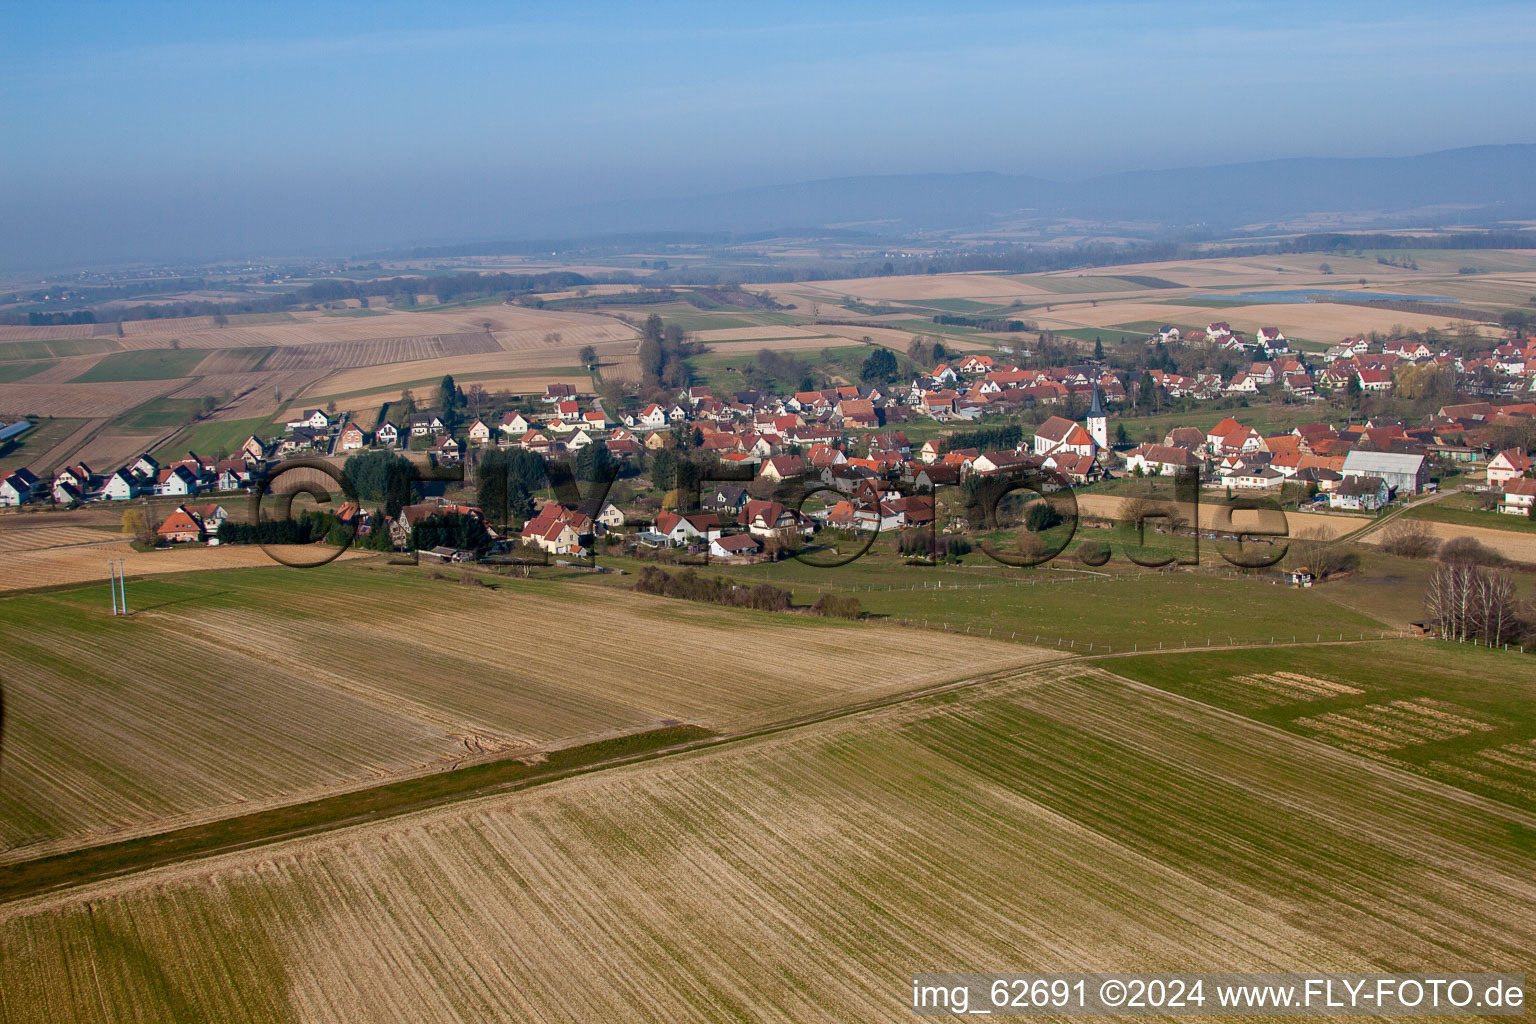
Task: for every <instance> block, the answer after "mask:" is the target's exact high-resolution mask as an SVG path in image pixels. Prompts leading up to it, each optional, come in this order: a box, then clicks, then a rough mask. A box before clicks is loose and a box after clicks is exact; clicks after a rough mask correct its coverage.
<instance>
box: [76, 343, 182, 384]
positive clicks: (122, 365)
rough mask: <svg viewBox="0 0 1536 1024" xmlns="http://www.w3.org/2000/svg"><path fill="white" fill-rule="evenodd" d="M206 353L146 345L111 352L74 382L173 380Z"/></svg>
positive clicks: (101, 382)
mask: <svg viewBox="0 0 1536 1024" xmlns="http://www.w3.org/2000/svg"><path fill="white" fill-rule="evenodd" d="M207 355H208V353H207V352H206V351H204V350H202V349H174V348H146V349H135V350H131V351H128V352H114V353H112V354H111V355H109V356H107V357H106V358H105V359H103V360H102V361H101V362H99V363H97V364H96V365H95V366H93V367H91V368H90V369H89V370H87V371H85V372H84V373H82V374H81V375H80V376H78V377H76V378H75V379H74V381H73V383H76V384H110V383H116V382H119V381H134V380H175V379H176V378H178V377H186V376H189V375H190V374H191V373H192V370H193V368H195V367H196V366H197V364H198V363H200V362H202V361H203V359H204V358H205V357H206V356H207Z"/></svg>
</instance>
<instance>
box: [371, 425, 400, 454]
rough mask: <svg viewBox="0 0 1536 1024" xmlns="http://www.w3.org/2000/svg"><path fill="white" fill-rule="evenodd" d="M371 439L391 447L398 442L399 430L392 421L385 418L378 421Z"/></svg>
mask: <svg viewBox="0 0 1536 1024" xmlns="http://www.w3.org/2000/svg"><path fill="white" fill-rule="evenodd" d="M373 439H374V440H375V441H377V442H378V443H379V444H382V445H385V446H386V447H389V448H393V447H394V446H395V445H397V444H399V443H400V431H399V429H398V428H397V427H396V426H395V425H394V424H393V423H391V422H389V421H388V420H385V421H384V422H383V423H380V424H379V427H378V429H377V430H375V431H374V432H373Z"/></svg>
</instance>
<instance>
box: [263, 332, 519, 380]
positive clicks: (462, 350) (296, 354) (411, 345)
mask: <svg viewBox="0 0 1536 1024" xmlns="http://www.w3.org/2000/svg"><path fill="white" fill-rule="evenodd" d="M500 350H501V346H500V345H499V344H498V343H497V341H496V339H495V338H493V337H491V335H489V334H487V333H486V332H484V331H477V332H466V333H462V334H429V335H417V336H415V337H405V338H368V339H365V340H361V341H330V342H325V343H324V344H319V345H290V346H287V347H284V348H279V349H275V350H274V351H272V352H270V353H269V354H268V355H267V357H266V358H265V359H263V360H262V361H261V364H260V366H259V369H261V370H270V371H295V370H339V369H343V368H345V367H353V366H374V365H377V364H379V363H404V362H411V361H416V360H423V359H438V358H442V357H444V356H464V355H473V354H477V353H483V352H498V351H500Z"/></svg>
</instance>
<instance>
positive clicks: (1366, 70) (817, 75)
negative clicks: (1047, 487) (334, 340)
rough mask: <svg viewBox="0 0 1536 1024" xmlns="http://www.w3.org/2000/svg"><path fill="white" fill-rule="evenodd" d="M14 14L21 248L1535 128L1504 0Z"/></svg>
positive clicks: (1534, 78) (1403, 151)
mask: <svg viewBox="0 0 1536 1024" xmlns="http://www.w3.org/2000/svg"><path fill="white" fill-rule="evenodd" d="M8 35H9V37H10V43H11V45H10V47H9V52H10V53H11V54H12V55H13V57H12V59H11V60H9V61H8V63H7V64H6V66H5V67H4V68H0V117H3V120H4V123H5V125H6V127H7V158H6V159H5V160H4V161H0V225H3V226H0V263H4V264H6V265H13V266H14V265H21V264H27V265H43V264H67V263H86V262H92V261H98V260H114V259H134V258H142V259H166V258H175V257H202V256H210V255H216V254H223V255H239V254H248V253H254V252H304V251H322V250H330V251H346V250H359V249H366V248H373V247H385V246H400V245H411V244H430V243H440V242H455V241H464V240H474V239H489V238H494V237H502V236H512V237H515V236H516V235H517V234H518V233H519V232H520V231H522V230H524V229H525V227H524V226H526V225H532V224H535V223H537V222H538V221H539V219H540V218H541V217H546V216H547V215H548V214H549V212H550V211H552V210H557V209H560V208H564V207H571V206H579V205H588V204H601V203H611V202H622V201H628V200H649V199H670V198H673V197H679V196H690V195H700V194H708V193H719V192H729V191H732V190H736V189H743V188H752V187H757V186H765V185H779V184H786V183H792V182H804V181H812V180H818V179H826V178H836V177H844V176H857V175H876V174H918V173H960V172H973V171H995V172H1000V173H1005V174H1014V175H1031V176H1038V177H1043V178H1047V179H1052V180H1059V181H1074V180H1079V179H1082V178H1087V177H1092V176H1095V175H1100V174H1106V173H1112V172H1117V171H1128V170H1140V169H1148V168H1175V167H1199V166H1211V165H1220V164H1227V163H1237V162H1243V161H1258V160H1270V159H1276V158H1288V157H1303V156H1306V157H1317V156H1324V157H1364V156H1406V155H1413V154H1419V153H1427V152H1431V151H1436V150H1443V149H1450V148H1455V147H1463V146H1473V145H1484V144H1500V143H1512V142H1526V141H1531V140H1536V113H1533V111H1532V110H1531V108H1530V105H1529V103H1528V101H1527V100H1526V99H1525V97H1527V96H1529V95H1530V94H1531V92H1532V91H1533V86H1536V70H1533V68H1532V67H1531V62H1530V61H1529V60H1528V59H1526V55H1527V54H1528V53H1529V51H1530V50H1531V46H1532V43H1533V42H1536V11H1532V9H1530V8H1529V7H1528V6H1526V5H1520V4H1516V3H1510V2H1498V0H1485V2H1481V3H1474V4H1470V5H1465V8H1464V9H1462V10H1459V11H1458V14H1457V17H1456V19H1455V20H1454V21H1453V22H1449V23H1448V22H1447V21H1445V19H1444V18H1443V17H1442V16H1441V13H1440V10H1439V9H1437V6H1434V5H1430V4H1427V3H1401V4H1386V3H1366V4H1354V5H1349V6H1348V7H1341V6H1340V5H1325V4H1322V3H1316V2H1308V3H1298V4H1293V5H1287V6H1286V7H1285V8H1283V9H1277V8H1274V7H1271V6H1267V5H1260V4H1241V3H1240V4H1230V3H1229V4H1219V5H1218V4H1210V3H1185V4H1160V5H1156V6H1148V5H1137V4H1128V3H1097V4H1065V3H1062V4H1056V3H1049V4H1037V5H1030V6H1029V7H1028V8H1026V9H1015V8H1014V7H1013V6H1012V5H1006V4H1000V3H975V4H970V5H967V7H966V9H965V10H963V11H961V12H957V13H943V14H936V13H933V11H932V9H931V8H928V7H918V6H916V5H890V4H880V5H875V4H855V5H845V6H843V7H841V8H839V9H838V10H837V11H836V12H828V11H826V10H824V9H823V8H822V7H821V6H819V5H818V6H812V5H810V4H805V3H798V4H788V5H781V6H775V7H771V8H762V9H757V10H750V11H738V10H734V9H731V10H726V9H722V8H719V7H718V6H714V5H702V4H700V5H691V4H690V5H683V4H669V5H661V6H651V7H645V8H630V7H627V6H621V5H598V6H595V7H592V8H588V9H587V10H586V11H585V12H583V13H582V14H580V15H579V16H571V15H563V16H561V15H555V16H550V17H544V16H541V15H535V16H532V17H528V18H524V19H521V20H517V19H511V20H509V13H508V11H507V9H506V8H503V7H500V6H493V5H490V4H459V5H455V6H453V7H452V8H451V9H439V8H433V9H423V8H420V7H417V6H416V5H407V4H402V3H380V4H369V5H362V4H348V5H325V6H323V7H321V6H299V5H296V4H286V5H264V6H262V7H260V8H237V7H232V8H227V9H226V8H223V7H219V8H215V9H203V10H192V11H188V10H186V9H184V8H182V7H181V6H180V5H170V4H156V3H150V4H137V5H133V7H132V8H131V9H130V8H97V7H95V6H91V5H84V4H55V5H49V6H46V7H34V8H27V9H25V10H21V11H18V12H16V13H15V14H13V16H12V18H11V20H10V22H9V24H8ZM1426 69H1432V70H1433V72H1434V73H1433V74H1425V73H1424V72H1425V70H1426ZM1410 72H1412V73H1410Z"/></svg>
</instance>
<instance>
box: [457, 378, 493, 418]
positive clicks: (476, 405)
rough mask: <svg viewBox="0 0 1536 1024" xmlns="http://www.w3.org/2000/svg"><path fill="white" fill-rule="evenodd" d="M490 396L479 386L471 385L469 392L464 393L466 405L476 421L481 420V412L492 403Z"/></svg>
mask: <svg viewBox="0 0 1536 1024" xmlns="http://www.w3.org/2000/svg"><path fill="white" fill-rule="evenodd" d="M490 397H491V396H490V395H489V394H488V393H487V392H486V390H485V388H483V387H481V386H480V385H479V384H471V385H470V386H469V390H468V391H466V392H464V404H466V405H468V406H469V414H470V415H471V416H473V417H474V418H475V419H479V418H480V410H481V409H482V408H484V407H485V404H486V403H487V402H488V401H490Z"/></svg>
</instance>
